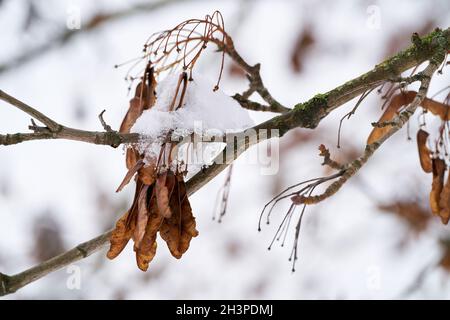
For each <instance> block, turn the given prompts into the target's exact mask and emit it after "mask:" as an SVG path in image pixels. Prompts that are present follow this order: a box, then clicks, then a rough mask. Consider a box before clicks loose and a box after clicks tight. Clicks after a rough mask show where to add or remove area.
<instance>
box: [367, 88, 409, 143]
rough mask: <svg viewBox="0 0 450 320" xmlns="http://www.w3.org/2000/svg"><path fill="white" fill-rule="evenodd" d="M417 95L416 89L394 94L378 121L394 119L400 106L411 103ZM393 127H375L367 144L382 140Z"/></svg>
mask: <svg viewBox="0 0 450 320" xmlns="http://www.w3.org/2000/svg"><path fill="white" fill-rule="evenodd" d="M415 96H416V92H414V91H407V92H404V93H399V94H396V95H395V96H393V97H392V99H391V101H390V102H389V105H388V106H387V107H386V110H384V113H383V114H382V115H381V118H380V119H379V120H378V123H383V122H387V121H390V120H392V119H394V117H395V116H396V115H397V113H398V111H399V110H400V108H401V107H403V106H404V105H407V104H408V103H410V102H411V101H412V100H413V99H414V97H415ZM391 128H392V126H391V125H386V126H384V127H381V128H378V127H377V128H373V130H372V132H371V133H370V135H369V138H367V144H372V143H374V142H376V141H378V140H380V139H381V138H382V137H384V136H385V135H386V133H388V132H389V130H391Z"/></svg>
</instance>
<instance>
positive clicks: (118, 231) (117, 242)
mask: <svg viewBox="0 0 450 320" xmlns="http://www.w3.org/2000/svg"><path fill="white" fill-rule="evenodd" d="M128 217H129V211H127V212H126V213H125V214H124V215H123V216H122V217H121V218H120V219H119V220H118V221H117V223H116V228H115V229H114V230H113V232H112V234H111V238H110V239H109V241H110V243H111V246H110V248H109V251H108V253H107V254H106V256H107V257H108V258H109V259H114V258H115V257H117V256H118V255H119V254H120V253H121V252H122V250H123V249H124V248H125V247H126V245H127V243H128V241H129V240H130V239H131V235H132V233H133V230H132V229H131V228H129V226H127V221H128Z"/></svg>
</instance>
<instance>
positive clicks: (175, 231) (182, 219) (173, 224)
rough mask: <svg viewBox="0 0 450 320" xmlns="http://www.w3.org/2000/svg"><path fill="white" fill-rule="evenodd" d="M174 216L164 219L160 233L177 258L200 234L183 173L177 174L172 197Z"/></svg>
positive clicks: (171, 204) (171, 203)
mask: <svg viewBox="0 0 450 320" xmlns="http://www.w3.org/2000/svg"><path fill="white" fill-rule="evenodd" d="M170 208H171V210H172V216H171V217H170V218H168V219H164V221H163V223H162V225H161V228H160V235H161V238H163V240H164V241H166V243H167V246H168V248H169V250H170V253H171V254H172V255H173V256H174V257H175V258H177V259H179V258H181V256H182V255H183V254H184V253H185V252H186V251H187V249H188V248H189V244H190V242H191V239H192V238H193V237H196V236H197V235H198V231H197V230H196V229H195V227H196V224H195V218H194V216H193V214H192V209H191V205H190V203H189V200H188V198H187V193H186V185H185V183H184V181H183V177H182V176H181V175H177V177H176V184H175V187H174V190H173V192H172V196H171V197H170Z"/></svg>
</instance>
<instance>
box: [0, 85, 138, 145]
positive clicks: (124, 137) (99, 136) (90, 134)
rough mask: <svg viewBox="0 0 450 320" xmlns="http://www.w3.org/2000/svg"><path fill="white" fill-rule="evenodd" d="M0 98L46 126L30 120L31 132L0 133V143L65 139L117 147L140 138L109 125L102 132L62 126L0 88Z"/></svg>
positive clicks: (135, 134) (11, 143)
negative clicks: (39, 125)
mask: <svg viewBox="0 0 450 320" xmlns="http://www.w3.org/2000/svg"><path fill="white" fill-rule="evenodd" d="M0 100H3V101H5V102H7V103H9V104H11V105H13V106H15V107H16V108H18V109H20V110H22V111H23V112H25V113H27V114H28V115H30V116H32V117H33V118H35V119H37V120H39V121H40V122H42V123H43V124H45V125H46V127H38V126H36V124H35V123H34V121H33V120H32V125H31V126H30V127H29V128H30V129H31V130H33V131H34V132H33V133H14V134H5V135H2V134H0V145H4V146H8V145H13V144H17V143H21V142H25V141H32V140H45V139H66V140H75V141H83V142H88V143H94V144H102V145H109V146H111V147H113V148H117V147H118V146H119V145H121V144H122V143H132V142H137V141H139V139H140V137H139V134H137V133H119V132H117V131H114V130H111V127H109V126H107V127H105V129H108V127H109V129H110V130H106V131H104V132H99V131H86V130H79V129H74V128H70V127H66V126H63V125H62V124H59V123H58V122H56V121H54V120H52V119H50V118H49V117H47V116H46V115H44V114H43V113H41V112H40V111H38V110H36V109H35V108H33V107H31V106H29V105H27V104H26V103H24V102H22V101H20V100H18V99H16V98H14V97H12V96H10V95H9V94H7V93H6V92H4V91H2V90H0ZM102 115H103V113H101V115H100V116H99V117H100V119H101V121H103V122H102V125H106V123H104V120H103V118H102Z"/></svg>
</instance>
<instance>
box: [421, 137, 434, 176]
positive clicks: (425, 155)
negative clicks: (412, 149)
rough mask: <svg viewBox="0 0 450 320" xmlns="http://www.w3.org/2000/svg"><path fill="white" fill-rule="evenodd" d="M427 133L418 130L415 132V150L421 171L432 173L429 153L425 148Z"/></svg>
mask: <svg viewBox="0 0 450 320" xmlns="http://www.w3.org/2000/svg"><path fill="white" fill-rule="evenodd" d="M428 136H429V134H428V132H426V131H425V130H422V129H420V130H419V131H417V149H418V150H419V160H420V165H421V166H422V169H423V171H425V172H427V173H430V172H431V171H433V163H432V161H431V151H430V149H428V147H427V139H428Z"/></svg>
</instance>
